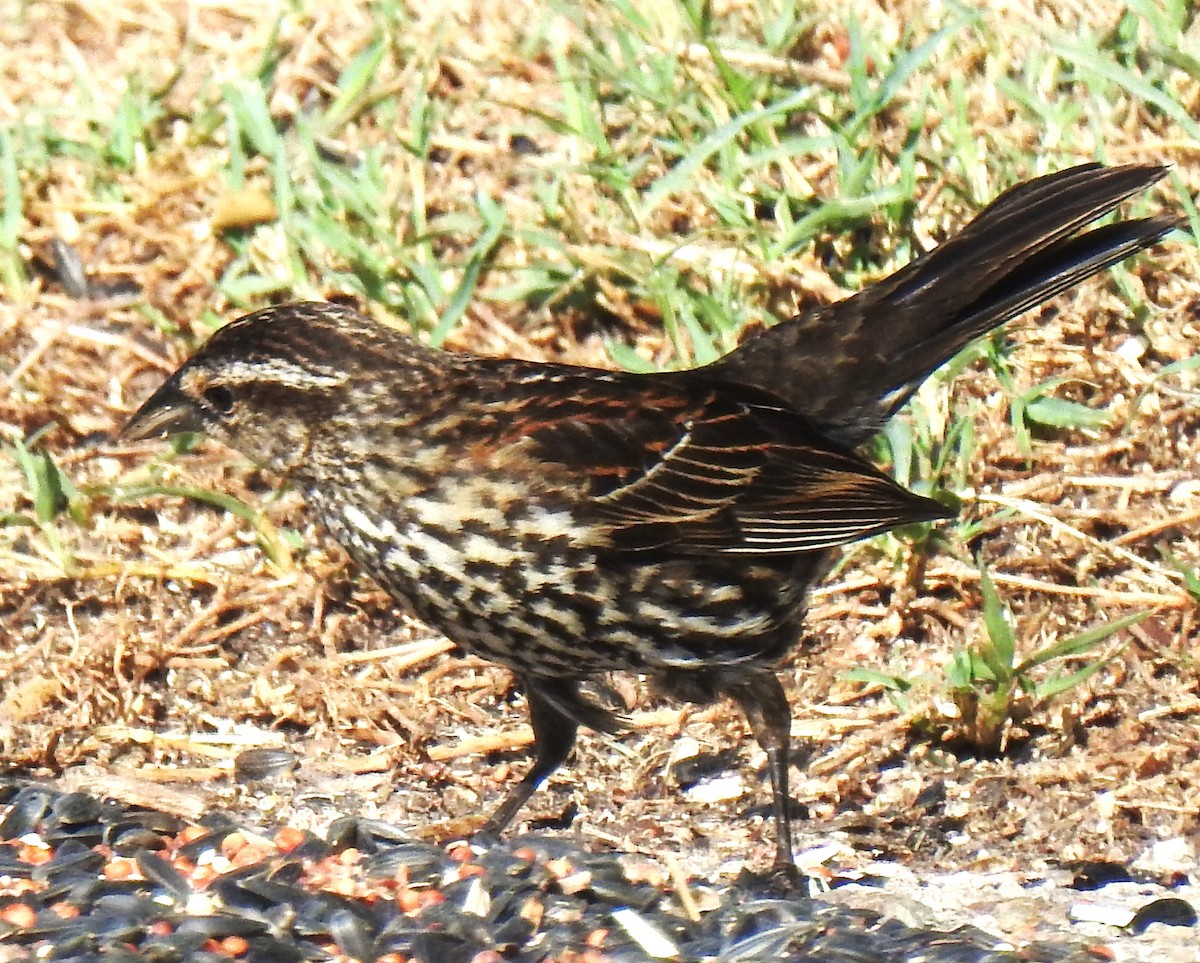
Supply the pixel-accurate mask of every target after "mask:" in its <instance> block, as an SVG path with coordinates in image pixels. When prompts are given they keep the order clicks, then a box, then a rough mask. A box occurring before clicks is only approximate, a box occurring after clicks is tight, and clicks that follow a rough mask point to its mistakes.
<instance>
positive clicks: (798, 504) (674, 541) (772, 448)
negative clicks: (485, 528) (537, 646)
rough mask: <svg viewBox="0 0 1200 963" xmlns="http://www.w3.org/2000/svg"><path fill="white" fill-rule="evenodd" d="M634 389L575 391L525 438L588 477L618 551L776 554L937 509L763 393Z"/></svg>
mask: <svg viewBox="0 0 1200 963" xmlns="http://www.w3.org/2000/svg"><path fill="white" fill-rule="evenodd" d="M658 378H659V379H663V378H664V376H661V375H660V376H658ZM652 385H653V386H654V387H655V388H666V389H667V390H660V391H654V390H652V389H651V386H652ZM575 388H576V390H577V391H578V392H582V393H585V394H586V393H588V392H592V393H594V392H595V390H596V389H595V386H594V385H591V386H585V385H583V384H580V385H578V386H575ZM638 392H640V394H639V393H638ZM638 392H635V393H634V394H633V396H634V397H640V398H641V399H642V403H641V404H640V405H637V406H634V407H631V406H629V405H628V403H627V402H623V403H611V404H606V403H605V400H604V399H602V398H597V397H582V396H580V395H576V396H575V397H574V398H573V400H574V401H575V402H577V404H575V405H572V404H567V405H564V406H562V407H561V408H560V412H561V415H562V416H561V417H559V418H556V419H553V420H547V421H543V422H541V423H539V425H538V426H537V427H535V428H534V429H533V430H532V431H530V432H528V433H526V435H525V437H527V438H529V439H531V440H532V441H533V443H534V444H535V445H536V448H537V452H538V457H539V459H542V460H544V461H546V462H550V463H558V464H561V465H564V466H566V467H569V468H570V469H571V470H572V472H573V473H580V474H582V475H583V476H584V477H587V478H589V479H590V490H589V492H588V495H589V497H590V502H591V509H592V510H593V511H594V512H595V515H596V518H597V520H598V521H600V522H601V523H603V524H606V525H607V526H608V527H609V528H610V532H611V540H612V543H613V545H614V547H616V548H618V549H622V550H627V551H645V550H653V549H663V548H669V549H670V550H671V551H673V552H688V553H703V552H717V553H721V554H770V555H787V554H795V553H799V552H811V551H819V550H821V549H826V548H831V547H833V546H836V545H843V544H845V543H847V542H852V541H855V540H857V539H860V538H865V537H867V536H869V535H873V534H876V533H878V532H882V531H886V530H887V529H890V528H894V527H896V526H897V525H903V524H906V523H909V522H914V521H921V520H930V519H934V518H941V517H945V516H946V515H947V514H948V513H947V511H946V510H945V509H944V508H943V507H942V506H941V505H939V504H938V503H937V502H934V501H931V500H930V499H926V498H922V497H920V496H917V495H914V494H912V493H911V492H908V491H906V490H905V489H903V488H901V487H900V486H899V485H897V484H896V483H895V482H894V481H892V480H891V479H890V478H889V477H888V476H886V475H885V474H883V473H882V472H880V471H879V470H878V469H876V468H875V467H874V466H872V465H870V464H869V463H868V462H866V461H864V460H862V459H861V458H859V457H857V456H856V455H853V454H851V453H849V452H846V451H843V450H841V449H839V448H838V447H836V446H833V445H830V444H829V443H827V442H825V441H823V440H822V439H820V438H819V437H818V436H817V435H816V434H815V433H814V432H812V431H811V430H810V429H809V428H808V427H807V426H806V425H805V423H804V422H803V420H802V419H801V418H800V417H799V416H797V415H795V414H793V413H791V412H788V411H785V410H782V409H780V408H778V407H774V406H772V405H771V404H770V403H768V402H766V401H761V400H757V399H755V398H754V397H753V396H750V397H746V396H743V397H737V396H736V394H737V393H736V391H735V392H732V393H731V392H730V391H729V390H727V389H712V388H708V387H703V386H701V387H697V384H696V382H695V381H694V380H689V379H686V378H680V379H678V380H675V379H669V378H668V379H666V380H658V381H657V382H656V381H655V380H653V379H645V380H644V381H643V382H642V383H641V384H640V385H639V386H638ZM621 394H622V395H623V397H624V398H628V397H629V396H630V395H629V394H627V393H626V392H625V391H622V392H621Z"/></svg>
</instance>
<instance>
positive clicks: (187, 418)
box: [118, 302, 402, 473]
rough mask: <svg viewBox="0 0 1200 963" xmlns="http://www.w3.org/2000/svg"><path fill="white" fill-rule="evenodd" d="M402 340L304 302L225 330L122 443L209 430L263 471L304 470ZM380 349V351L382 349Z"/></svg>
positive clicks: (140, 413)
mask: <svg viewBox="0 0 1200 963" xmlns="http://www.w3.org/2000/svg"><path fill="white" fill-rule="evenodd" d="M396 339H402V336H401V335H399V334H398V333H396V332H393V331H391V330H389V329H387V328H384V327H382V326H381V325H378V324H376V323H374V322H373V321H371V320H369V319H368V318H365V317H363V316H362V315H360V314H358V313H357V312H355V311H352V310H350V309H349V308H345V307H342V306H340V305H335V304H326V303H317V302H300V303H295V304H286V305H281V306H279V307H273V308H267V309H265V310H262V311H256V312H255V313H253V314H249V315H246V316H245V317H243V318H239V319H238V320H236V321H233V322H231V323H230V324H228V325H226V326H225V327H223V328H221V329H220V330H218V331H217V332H216V333H215V334H214V335H213V336H212V337H211V338H209V340H208V341H207V342H205V344H204V345H203V346H202V347H201V348H200V350H199V351H197V352H196V353H195V354H194V355H193V356H192V357H191V358H190V359H189V360H188V361H187V362H186V363H185V364H184V365H183V366H182V367H180V368H179V370H178V371H176V372H175V373H174V374H173V375H171V377H170V378H168V379H167V381H166V382H164V383H163V385H162V386H161V387H160V388H159V389H158V390H157V391H155V392H154V394H152V395H151V396H150V398H149V399H147V400H146V402H145V403H144V404H143V405H142V406H141V407H140V408H139V409H138V410H137V412H136V413H135V414H134V416H133V417H132V418H130V420H129V422H128V423H127V424H126V425H125V426H124V427H123V428H122V429H121V430H120V432H119V433H118V437H119V438H120V439H122V440H138V439H143V438H152V437H156V436H160V435H169V434H176V433H179V432H190V431H194V432H203V433H206V434H208V435H211V436H212V437H214V438H216V439H218V440H219V441H221V442H223V443H225V444H227V445H229V446H230V447H231V448H234V449H236V450H238V451H240V452H241V453H242V454H244V455H246V456H247V457H248V458H250V459H251V460H252V461H255V462H256V463H258V464H260V465H262V466H263V467H266V468H270V469H273V470H275V471H279V472H281V473H287V472H289V471H290V470H292V469H293V468H295V467H296V466H297V465H300V464H301V463H303V461H304V459H305V457H306V455H307V453H308V450H309V447H310V445H311V442H312V438H313V434H314V432H316V431H319V430H320V429H321V427H322V426H323V425H325V424H326V423H327V422H328V420H329V419H330V418H331V417H333V416H334V415H335V414H337V413H338V412H339V411H341V410H342V409H343V408H344V406H345V405H346V404H347V395H348V393H349V390H348V389H349V388H350V385H351V383H352V382H356V381H358V382H366V383H370V381H371V380H372V375H373V374H376V373H374V372H371V371H369V370H366V369H367V368H369V367H370V366H371V359H373V358H374V359H381V358H382V357H386V356H387V355H388V353H389V352H388V351H387V348H388V347H389V345H390V344H392V343H393V342H394V341H396ZM373 347H374V348H376V349H379V350H375V351H373V350H371V349H372V348H373Z"/></svg>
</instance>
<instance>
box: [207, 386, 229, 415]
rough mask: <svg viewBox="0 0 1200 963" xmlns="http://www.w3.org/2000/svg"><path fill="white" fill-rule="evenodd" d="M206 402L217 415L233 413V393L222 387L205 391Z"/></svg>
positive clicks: (214, 387)
mask: <svg viewBox="0 0 1200 963" xmlns="http://www.w3.org/2000/svg"><path fill="white" fill-rule="evenodd" d="M204 400H205V401H207V402H208V403H209V405H210V406H211V407H212V408H213V410H214V411H216V412H217V414H221V415H227V414H229V413H230V412H232V411H233V392H232V391H230V390H229V389H228V388H222V387H221V386H220V385H214V386H213V387H212V388H205V389H204Z"/></svg>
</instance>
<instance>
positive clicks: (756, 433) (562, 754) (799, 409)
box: [122, 164, 1178, 871]
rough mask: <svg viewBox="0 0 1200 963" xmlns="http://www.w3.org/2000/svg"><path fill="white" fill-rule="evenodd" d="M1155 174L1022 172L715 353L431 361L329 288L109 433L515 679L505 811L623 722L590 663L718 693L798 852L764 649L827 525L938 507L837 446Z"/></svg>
mask: <svg viewBox="0 0 1200 963" xmlns="http://www.w3.org/2000/svg"><path fill="white" fill-rule="evenodd" d="M1164 173H1165V169H1164V168H1162V167H1158V166H1149V165H1130V166H1124V167H1113V168H1106V167H1101V166H1099V165H1096V164H1088V165H1084V166H1081V167H1075V168H1072V169H1070V170H1066V171H1062V172H1060V173H1057V174H1052V175H1049V176H1046V177H1040V178H1037V179H1035V180H1031V181H1029V182H1027V183H1023V184H1020V185H1018V186H1017V187H1014V188H1012V189H1011V190H1009V191H1007V192H1006V193H1004V194H1002V195H1001V196H1000V197H999V198H997V199H996V200H995V201H994V202H993V203H992V204H990V205H989V206H988V207H987V208H986V209H985V210H984V211H982V212H981V213H980V214H979V215H978V217H976V218H975V220H973V221H972V222H971V223H970V224H968V225H967V227H966V228H965V229H963V231H962V232H961V233H960V234H958V235H957V236H955V237H954V238H952V239H951V240H949V241H947V242H945V243H944V244H942V245H941V246H939V247H938V248H936V249H935V250H933V251H931V252H930V253H928V254H925V255H923V256H922V257H919V258H917V259H916V260H915V261H913V262H912V263H910V264H909V265H907V266H906V267H904V268H903V269H902V270H900V271H898V272H896V273H895V274H893V275H892V276H891V277H888V278H886V279H885V280H882V281H880V282H878V283H876V284H874V285H872V286H870V287H868V288H866V289H865V290H863V291H861V292H860V293H858V294H856V295H855V296H853V297H851V298H848V299H847V300H844V301H841V302H839V303H837V304H833V305H830V306H828V307H822V308H818V309H816V310H814V311H810V312H808V313H805V314H802V315H800V316H799V317H797V318H795V319H793V320H791V321H788V322H785V323H783V324H780V325H778V326H776V327H774V328H772V329H771V330H769V331H767V332H765V333H763V334H761V335H759V336H758V337H756V338H754V339H752V340H750V341H749V342H748V343H746V344H744V345H742V346H740V347H739V348H737V349H736V350H735V351H733V352H732V353H731V354H729V355H727V356H725V357H724V358H721V359H720V360H718V361H716V362H715V363H713V364H710V365H707V366H705V367H702V368H697V369H694V370H690V371H678V372H670V373H661V374H648V375H639V374H629V373H623V372H615V371H601V370H596V369H592V368H584V367H574V366H570V365H563V364H539V363H534V362H528V361H514V360H503V359H495V358H483V357H476V356H473V355H468V354H452V353H445V352H440V351H434V350H431V349H429V348H426V347H423V346H422V345H420V344H418V343H417V342H416V341H414V340H412V339H411V338H409V337H406V336H404V335H403V334H400V333H399V332H397V331H395V330H392V329H391V328H388V327H384V326H381V325H379V324H377V323H375V322H373V321H371V320H368V319H367V318H365V317H363V316H361V315H359V314H357V313H355V312H354V311H352V310H349V309H348V308H345V307H340V306H337V305H333V304H318V303H300V304H286V305H282V306H279V307H273V308H268V309H266V310H263V311H257V312H255V313H253V314H250V315H247V316H246V317H243V318H241V319H239V320H237V321H234V322H232V323H231V324H229V325H227V326H226V327H224V328H222V329H221V330H219V331H218V332H217V333H216V334H214V335H213V336H212V338H211V339H210V340H209V341H208V342H207V343H206V344H205V345H204V346H203V347H202V348H201V349H200V350H199V351H198V352H197V353H196V354H195V356H194V357H192V358H191V360H189V361H188V362H187V363H186V364H184V365H183V366H182V367H181V368H180V369H179V370H178V371H177V372H175V374H174V375H172V376H171V378H170V379H169V380H168V381H167V382H166V383H165V384H163V386H162V387H161V388H159V389H158V390H157V391H156V392H155V393H154V394H153V395H152V396H151V397H150V399H149V400H148V401H147V402H146V403H145V404H144V405H142V407H141V408H140V409H139V410H138V412H137V413H136V414H135V415H134V416H133V418H132V419H131V420H130V422H129V423H128V424H127V425H126V426H125V428H124V429H123V431H122V436H123V437H124V438H126V439H134V438H146V437H150V436H154V435H159V434H161V433H166V432H179V431H204V432H208V433H209V434H211V435H213V436H214V437H216V438H218V439H219V440H221V441H222V442H224V443H226V444H228V445H229V446H231V447H233V448H235V449H237V450H238V451H240V452H242V453H243V454H245V455H247V456H248V457H250V458H251V459H253V460H255V461H256V462H258V463H259V464H261V465H262V466H264V467H266V468H269V469H271V470H273V471H275V472H278V473H279V474H281V475H284V476H287V477H288V478H290V479H292V480H293V481H294V482H295V483H296V484H297V485H298V486H299V487H300V488H301V489H302V491H303V492H304V495H305V496H306V498H307V500H308V502H309V504H311V506H312V507H313V508H314V509H315V510H316V512H317V514H318V515H319V517H320V519H321V520H322V522H323V523H324V525H325V526H326V527H327V528H328V530H329V531H330V533H331V534H332V535H333V537H334V538H335V539H336V540H337V541H338V542H340V543H341V544H342V545H343V546H344V547H345V548H346V549H347V550H348V551H349V553H350V555H351V556H352V557H353V558H354V559H355V560H356V561H357V562H358V564H359V565H361V566H362V567H363V568H364V569H365V570H366V571H367V572H368V573H369V574H370V575H371V576H372V577H374V578H375V579H376V580H377V581H378V582H379V583H380V584H381V585H382V586H383V587H384V588H385V589H386V590H387V591H388V592H389V593H390V594H391V595H392V596H394V597H395V599H396V601H397V603H398V604H400V605H402V606H403V607H404V608H406V609H407V610H409V611H411V612H412V613H414V614H416V615H417V616H418V617H420V618H421V619H422V620H424V621H425V622H427V623H428V624H429V625H430V626H432V627H435V628H437V629H439V630H441V631H442V632H444V633H446V635H447V636H449V637H450V638H451V639H453V640H454V641H455V642H456V643H458V645H459V646H461V647H462V648H463V649H465V650H467V651H468V652H473V653H475V654H476V655H479V656H482V657H483V658H485V659H490V660H492V661H495V662H498V663H500V664H502V665H505V666H507V667H509V668H510V669H511V670H512V671H513V672H514V673H515V674H516V676H517V678H518V679H519V680H520V682H521V683H522V684H523V687H524V690H525V694H526V696H527V698H528V701H529V711H530V716H531V720H532V723H533V731H534V735H535V742H534V755H535V759H534V763H533V766H532V768H531V769H530V771H529V772H528V774H527V775H526V776H525V777H524V779H522V780H521V782H520V783H519V784H518V785H516V786H514V787H513V788H512V789H511V790H510V792H509V793H508V795H507V796H506V797H505V798H504V800H503V801H502V802H501V804H500V806H499V807H498V808H497V809H496V811H495V813H494V814H493V816H492V818H491V820H490V822H489V824H488V825H489V828H490V829H491V830H493V831H499V830H500V829H502V828H503V827H504V826H506V825H507V824H508V823H509V822H510V821H511V820H512V818H513V816H514V815H515V814H516V812H517V810H518V809H520V808H521V806H522V805H523V804H524V803H525V802H526V801H527V800H528V799H529V797H530V796H531V795H532V794H533V792H534V790H535V789H536V788H537V787H538V786H539V785H540V784H541V783H542V781H543V780H545V779H546V777H547V776H548V775H550V773H552V772H553V771H554V770H555V769H557V768H558V767H559V766H560V765H561V764H562V763H563V762H564V761H565V760H566V758H567V756H568V755H569V754H570V752H571V749H572V747H573V746H574V744H575V738H576V732H577V729H578V727H579V726H580V725H584V726H590V727H592V728H594V729H598V730H601V731H605V732H611V731H614V730H616V729H617V728H618V727H619V723H620V720H619V718H618V717H617V716H616V715H615V714H614V713H613V712H612V711H610V710H608V709H606V708H604V707H602V706H601V705H599V704H597V703H596V702H595V701H593V700H592V699H591V698H589V697H588V696H586V695H585V694H583V693H582V692H581V690H580V686H581V683H583V682H584V681H585V680H587V679H589V678H590V677H593V676H595V675H597V674H598V673H603V672H606V671H609V670H631V671H634V672H641V673H646V674H648V675H650V676H652V677H653V678H655V679H656V681H657V682H658V684H659V686H660V687H661V688H662V689H664V690H665V691H667V692H668V693H671V694H674V695H677V696H678V697H681V698H683V699H686V700H691V701H708V700H712V699H716V698H720V697H723V696H724V697H729V698H731V699H733V700H734V701H735V702H736V703H737V704H738V705H739V706H740V707H741V709H742V711H743V712H744V713H745V715H746V718H747V720H748V721H749V724H750V728H751V730H752V731H753V733H754V735H755V737H756V738H757V739H758V741H759V743H760V744H761V745H762V746H763V748H764V749H765V750H766V753H767V756H768V758H769V764H770V773H771V780H772V788H773V792H774V814H775V824H776V833H777V842H778V850H777V855H776V866H777V867H779V868H780V869H781V870H784V871H790V870H791V869H792V865H793V856H792V837H791V822H790V818H789V807H788V799H789V797H788V740H789V730H790V723H791V714H790V711H789V708H788V704H787V700H786V698H785V696H784V692H783V689H782V687H781V686H780V683H779V681H778V679H777V677H776V675H775V672H774V667H775V665H776V663H777V662H778V661H779V660H780V659H781V658H782V657H783V656H784V655H786V653H787V652H788V651H789V649H791V648H792V647H794V646H795V645H796V644H797V642H798V640H799V638H800V633H801V622H802V618H803V615H804V601H805V594H806V592H807V590H808V588H809V586H810V585H811V584H812V583H813V582H814V581H815V580H816V579H818V578H819V577H820V576H821V575H822V573H823V572H824V571H825V569H826V566H827V564H828V562H829V560H830V558H831V555H832V553H833V550H834V549H836V548H837V547H838V546H839V545H844V544H846V543H847V542H852V541H855V540H857V539H861V538H865V537H867V536H869V535H874V534H875V533H877V532H883V531H886V530H888V529H890V528H893V527H895V526H898V525H904V524H906V523H910V522H918V521H925V520H932V519H939V518H943V517H946V516H947V515H948V514H949V512H948V511H947V510H946V509H945V508H944V507H943V506H942V505H941V504H939V503H937V502H935V501H932V500H930V499H927V498H923V497H920V496H918V495H914V494H912V493H910V492H908V491H905V490H904V489H903V488H901V487H899V486H898V485H897V484H896V483H895V482H893V481H892V480H891V479H890V478H888V477H887V476H886V475H884V474H883V473H882V472H880V471H879V470H877V469H876V468H875V467H873V466H872V465H871V464H870V463H869V462H868V461H866V460H865V459H864V457H862V456H861V455H859V454H856V452H855V449H856V448H857V447H858V446H860V445H861V444H862V443H863V442H864V441H866V440H867V439H868V438H870V437H871V435H872V434H873V433H874V432H875V431H876V430H877V429H878V428H879V427H880V426H881V425H882V424H883V423H884V422H885V421H886V420H887V419H888V418H889V417H890V416H891V415H892V414H893V413H894V412H895V411H896V410H897V409H898V408H899V407H900V406H901V405H903V404H904V402H905V401H906V400H907V399H908V398H909V396H910V395H912V394H913V392H914V391H915V390H916V389H917V387H918V386H919V385H920V384H921V382H922V381H923V380H924V379H925V378H926V377H927V376H928V375H929V374H930V373H931V372H932V371H934V369H936V368H937V367H938V366H939V365H941V364H942V363H943V362H945V361H947V360H948V359H949V358H951V357H952V356H953V355H954V354H955V353H956V352H957V351H959V350H960V349H961V348H962V347H963V346H965V345H966V344H967V343H968V342H969V341H971V340H972V339H973V338H975V337H977V336H979V335H981V334H984V333H985V332H987V331H990V330H991V329H993V328H995V327H996V326H998V325H1001V324H1003V323H1004V322H1006V321H1009V320H1011V319H1012V318H1014V317H1016V316H1017V315H1019V314H1021V313H1022V312H1024V311H1026V310H1027V309H1029V308H1032V307H1034V306H1036V305H1038V304H1040V303H1041V302H1043V301H1045V300H1046V299H1047V298H1050V297H1053V296H1054V295H1056V294H1059V293H1060V292H1062V291H1065V290H1066V289H1067V288H1069V287H1071V286H1072V285H1074V284H1076V283H1077V282H1079V281H1080V280H1082V279H1083V278H1086V277H1088V276H1089V275H1092V274H1095V273H1096V272H1098V271H1102V270H1104V269H1105V268H1107V267H1109V266H1110V265H1113V264H1115V263H1117V262H1118V261H1120V260H1122V259H1124V258H1126V257H1128V256H1129V255H1131V254H1134V253H1135V252H1137V251H1140V250H1142V249H1143V248H1146V247H1149V246H1150V245H1152V244H1154V243H1156V242H1157V241H1158V240H1160V239H1161V238H1162V237H1163V236H1164V235H1165V234H1167V233H1168V232H1169V231H1171V230H1172V229H1173V228H1175V227H1176V226H1178V219H1177V218H1176V217H1174V216H1170V215H1157V216H1154V217H1148V218H1144V219H1139V220H1129V221H1124V222H1119V223H1113V224H1108V225H1106V226H1103V227H1099V228H1097V229H1094V230H1091V231H1089V232H1085V233H1082V234H1080V233H1079V232H1080V230H1081V229H1082V228H1083V227H1084V226H1085V225H1087V224H1089V223H1090V222H1092V221H1094V220H1096V219H1097V218H1099V217H1101V216H1102V215H1104V214H1105V213H1107V212H1109V211H1111V210H1112V209H1113V208H1114V207H1116V206H1117V205H1118V204H1120V203H1121V202H1122V201H1123V200H1125V199H1126V198H1129V197H1131V196H1132V195H1134V194H1137V193H1139V192H1141V191H1143V190H1145V189H1146V188H1147V187H1149V186H1150V185H1151V184H1153V183H1154V182H1155V181H1157V180H1158V179H1159V178H1161V177H1162V176H1163V175H1164Z"/></svg>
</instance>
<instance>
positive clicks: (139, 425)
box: [115, 378, 207, 441]
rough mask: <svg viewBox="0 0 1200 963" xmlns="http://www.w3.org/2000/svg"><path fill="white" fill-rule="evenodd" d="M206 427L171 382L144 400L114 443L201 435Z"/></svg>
mask: <svg viewBox="0 0 1200 963" xmlns="http://www.w3.org/2000/svg"><path fill="white" fill-rule="evenodd" d="M206 427H207V419H206V418H205V417H204V414H203V412H201V410H200V409H199V408H198V407H197V406H196V403H195V402H193V401H192V400H191V399H190V398H189V397H188V396H187V395H185V394H184V393H183V392H182V391H180V390H179V387H178V385H177V383H176V380H175V379H174V378H171V379H169V380H168V381H167V382H166V383H165V384H164V385H163V386H162V387H161V388H159V389H158V390H157V391H156V392H154V394H152V395H151V396H150V397H149V398H148V399H146V402H145V403H144V404H143V405H142V407H140V408H139V409H138V410H137V412H136V413H135V414H134V416H133V417H132V418H130V419H129V421H127V422H126V423H125V427H123V428H122V429H121V430H120V431H118V432H117V434H116V436H115V438H116V440H118V441H141V440H143V439H146V438H158V437H161V436H163V435H174V434H178V433H179V432H183V431H203V430H204V429H205V428H206Z"/></svg>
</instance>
